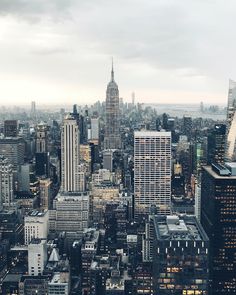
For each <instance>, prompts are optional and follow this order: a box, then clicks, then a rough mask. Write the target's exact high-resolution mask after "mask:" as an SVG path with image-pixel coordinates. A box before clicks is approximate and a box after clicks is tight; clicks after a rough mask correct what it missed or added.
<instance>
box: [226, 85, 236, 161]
mask: <svg viewBox="0 0 236 295" xmlns="http://www.w3.org/2000/svg"><path fill="white" fill-rule="evenodd" d="M235 111H236V82H235V81H233V80H229V92H228V106H227V131H226V147H225V160H226V161H235V160H236V112H235Z"/></svg>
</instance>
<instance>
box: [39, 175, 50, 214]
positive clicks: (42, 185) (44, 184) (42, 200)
mask: <svg viewBox="0 0 236 295" xmlns="http://www.w3.org/2000/svg"><path fill="white" fill-rule="evenodd" d="M51 195H52V181H51V179H50V178H45V179H40V180H39V208H40V210H48V209H49V207H50V205H51V201H52V200H51Z"/></svg>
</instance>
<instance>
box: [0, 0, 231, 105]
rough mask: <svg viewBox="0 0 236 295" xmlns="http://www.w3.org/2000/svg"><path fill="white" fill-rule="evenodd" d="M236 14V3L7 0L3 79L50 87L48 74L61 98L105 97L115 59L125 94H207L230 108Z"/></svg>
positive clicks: (0, 11) (0, 6) (2, 10)
mask: <svg viewBox="0 0 236 295" xmlns="http://www.w3.org/2000/svg"><path fill="white" fill-rule="evenodd" d="M235 9H236V3H235V1H233V0H228V1H227V5H225V3H223V1H220V0H214V1H213V0H204V1H203V0H199V1H195V0H180V1H176V0H149V1H144V0H119V1H110V0H86V1H82V0H50V1H48V0H34V1H32V0H31V1H30V0H17V1H14V0H11V1H9V0H1V1H0V42H1V43H0V63H1V64H2V65H3V66H4V70H3V67H2V70H1V69H0V75H2V76H4V73H7V75H11V73H12V75H13V76H15V75H16V74H17V75H18V73H21V74H22V75H24V77H25V79H30V80H34V79H35V80H37V81H38V82H40V81H41V82H42V83H45V80H44V79H45V73H46V72H47V74H46V78H47V85H48V87H55V83H56V87H57V88H58V92H59V93H60V96H61V95H62V91H61V90H60V87H62V84H63V83H64V86H63V89H67V90H68V89H69V87H72V88H73V93H76V91H78V95H79V94H80V93H82V95H85V96H86V97H87V98H88V99H89V98H90V99H91V98H92V97H95V96H98V97H101V96H102V95H104V88H105V85H104V84H105V82H106V81H107V79H108V75H109V61H110V57H111V56H114V59H115V64H116V77H117V80H118V82H119V85H120V87H121V89H122V88H123V90H122V92H123V94H122V96H128V95H129V93H130V92H131V91H132V90H136V92H137V93H138V92H140V93H142V95H143V96H145V95H144V94H145V93H148V97H151V99H152V100H155V97H156V96H159V94H160V95H163V93H164V91H166V93H170V92H171V93H173V97H174V95H175V93H177V92H181V91H182V92H184V91H186V92H187V93H188V94H189V93H192V97H193V98H194V99H195V100H196V94H198V93H201V95H202V93H204V92H205V93H206V96H207V95H209V93H210V94H211V95H210V97H214V95H215V96H216V97H217V98H218V99H219V97H222V98H221V99H222V101H223V102H224V99H225V97H224V95H225V93H226V90H225V88H226V87H227V80H228V77H229V76H231V77H236V64H235V63H236V62H235V59H234V55H235V50H236V41H235V40H234V37H233V36H234V35H233V32H232V31H233V29H232V28H234V27H235V25H236V20H235V17H234V11H235ZM6 60H8V62H6ZM36 69H37V71H36ZM50 81H51V83H50ZM58 82H59V83H58ZM50 85H51V86H50ZM82 89H83V90H82ZM86 89H87V92H86ZM150 89H151V90H150ZM6 91H7V89H5V92H6ZM22 91H23V90H22V89H21V92H22ZM32 91H33V90H32ZM63 91H64V90H63ZM160 91H161V92H160ZM45 92H46V90H45ZM51 92H53V93H54V90H53V91H51ZM158 93H159V94H158ZM30 94H32V93H28V94H27V90H25V96H27V95H30ZM96 94H97V95H96ZM11 95H12V94H11ZM23 95H24V93H23V92H22V96H23ZM41 95H42V96H43V93H41ZM64 95H65V97H66V93H64ZM46 96H47V94H46V93H45V97H46ZM55 96H56V92H55ZM1 97H3V93H1V90H0V98H1ZM171 99H172V98H171ZM201 99H202V97H201V98H199V101H200V100H201ZM172 100H174V98H173V99H172Z"/></svg>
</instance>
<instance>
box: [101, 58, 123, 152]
mask: <svg viewBox="0 0 236 295" xmlns="http://www.w3.org/2000/svg"><path fill="white" fill-rule="evenodd" d="M120 148H121V136H120V108H119V89H118V85H117V84H116V82H115V80H114V67H113V61H112V68H111V81H110V82H109V83H108V85H107V91H106V125H105V137H104V149H114V150H116V149H120Z"/></svg>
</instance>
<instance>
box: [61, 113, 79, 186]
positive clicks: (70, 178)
mask: <svg viewBox="0 0 236 295" xmlns="http://www.w3.org/2000/svg"><path fill="white" fill-rule="evenodd" d="M79 164H80V133H79V126H78V124H77V121H76V119H75V118H74V117H73V116H71V115H67V116H66V117H65V119H64V122H63V126H62V134H61V191H63V192H77V191H80V190H81V188H80V181H79V179H80V171H79Z"/></svg>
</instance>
